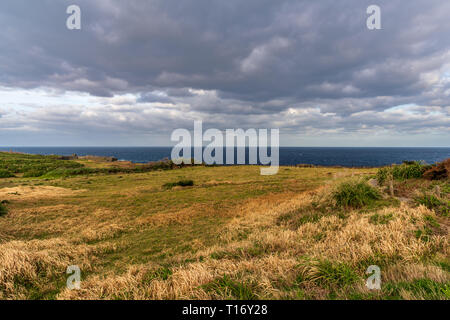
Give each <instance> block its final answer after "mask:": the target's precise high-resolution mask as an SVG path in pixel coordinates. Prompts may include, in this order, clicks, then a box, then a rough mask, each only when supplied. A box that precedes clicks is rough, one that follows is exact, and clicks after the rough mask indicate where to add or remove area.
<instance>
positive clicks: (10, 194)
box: [0, 186, 83, 200]
mask: <svg viewBox="0 0 450 320" xmlns="http://www.w3.org/2000/svg"><path fill="white" fill-rule="evenodd" d="M80 192H83V190H71V189H66V188H59V187H52V186H36V187H34V186H19V187H12V188H2V189H0V199H2V200H17V199H20V200H31V199H46V198H58V197H66V196H71V195H74V194H76V193H80Z"/></svg>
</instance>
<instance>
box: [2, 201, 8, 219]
mask: <svg viewBox="0 0 450 320" xmlns="http://www.w3.org/2000/svg"><path fill="white" fill-rule="evenodd" d="M6 214H8V209H6V207H5V205H4V204H3V201H2V202H1V203H0V217H1V216H4V215H6Z"/></svg>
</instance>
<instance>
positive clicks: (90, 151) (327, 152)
mask: <svg viewBox="0 0 450 320" xmlns="http://www.w3.org/2000/svg"><path fill="white" fill-rule="evenodd" d="M10 150H12V151H16V152H24V153H31V154H42V155H50V154H57V155H71V154H74V153H75V154H77V155H79V156H85V155H93V156H113V157H116V158H117V159H119V160H127V161H132V162H136V163H145V162H149V161H158V160H162V159H164V158H170V154H171V151H172V148H171V147H0V151H10ZM247 153H248V149H247ZM447 158H450V148H337V147H336V148H335V147H330V148H323V147H281V148H280V165H288V166H289V165H296V164H313V165H321V166H345V167H378V166H385V165H390V164H394V163H396V164H399V163H402V161H404V160H409V161H413V160H418V161H419V160H421V161H425V162H426V163H429V164H433V163H436V162H439V161H442V160H445V159H447Z"/></svg>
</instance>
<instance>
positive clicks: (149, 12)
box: [0, 0, 450, 147]
mask: <svg viewBox="0 0 450 320" xmlns="http://www.w3.org/2000/svg"><path fill="white" fill-rule="evenodd" d="M373 4H375V5H378V6H379V7H380V9H381V29H380V30H369V29H368V28H367V25H366V20H367V19H368V17H369V15H368V14H367V12H366V10H367V7H368V6H369V5H373ZM69 5H78V6H79V7H80V9H81V30H69V29H68V28H67V27H66V20H67V18H68V17H69V14H67V13H66V9H67V7H68V6H69ZM449 17H450V1H448V0H409V1H404V0H370V1H366V0H341V1H335V0H320V1H312V0H308V1H307V0H277V1H273V0H240V1H237V0H226V1H224V0H219V1H217V0H189V1H188V0H149V1H142V0H128V1H123V0H95V1H92V0H70V1H66V0H34V1H29V0H2V1H1V2H0V145H1V146H165V145H173V144H174V142H171V141H170V136H171V133H172V131H173V130H175V129H177V128H186V129H192V128H193V126H194V121H195V120H202V121H203V127H204V129H205V130H206V129H208V128H217V129H220V130H224V129H238V128H242V129H249V128H255V129H264V128H267V129H271V128H279V129H280V134H281V135H280V142H281V145H284V146H354V147H363V146H385V147H393V146H397V147H414V146H421V147H432V146H433V147H450V19H449Z"/></svg>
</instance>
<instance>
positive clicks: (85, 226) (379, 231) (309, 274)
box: [0, 168, 449, 299]
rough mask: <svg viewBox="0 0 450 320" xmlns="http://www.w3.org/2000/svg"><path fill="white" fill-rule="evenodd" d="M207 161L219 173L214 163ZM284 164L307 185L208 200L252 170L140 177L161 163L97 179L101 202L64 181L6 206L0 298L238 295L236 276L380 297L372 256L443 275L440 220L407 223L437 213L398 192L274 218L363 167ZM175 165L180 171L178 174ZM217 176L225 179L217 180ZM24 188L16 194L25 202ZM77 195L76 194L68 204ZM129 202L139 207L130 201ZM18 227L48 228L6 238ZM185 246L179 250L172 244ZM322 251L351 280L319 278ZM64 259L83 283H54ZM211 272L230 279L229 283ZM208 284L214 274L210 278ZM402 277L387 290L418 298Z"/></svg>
mask: <svg viewBox="0 0 450 320" xmlns="http://www.w3.org/2000/svg"><path fill="white" fill-rule="evenodd" d="M189 170H191V169H189ZM196 170H197V169H196ZM202 170H204V171H200V170H199V169H198V171H193V172H199V176H202V174H205V172H208V174H210V172H214V171H213V168H209V169H208V168H204V169H202ZM217 170H219V171H218V172H220V173H222V170H223V169H222V168H218V169H217ZM232 170H237V169H236V168H233V169H232ZM239 170H241V169H239ZM242 170H253V169H251V168H250V169H249V168H242ZM291 170H292V171H294V172H295V173H296V174H298V173H300V172H301V173H302V174H304V177H303V178H302V179H304V180H301V181H300V183H308V187H307V188H303V190H308V191H303V192H299V191H297V189H294V187H295V188H298V186H297V185H296V184H300V183H299V182H298V181H297V180H295V179H292V178H291V177H289V176H288V178H287V179H285V180H283V183H284V184H285V185H288V186H289V187H287V188H286V189H280V190H279V191H278V192H265V193H261V194H250V195H247V194H245V196H242V195H241V194H236V199H237V200H236V199H233V201H228V200H227V201H223V202H217V203H215V202H209V198H208V196H209V195H210V194H212V192H213V190H214V189H209V188H220V189H219V190H220V192H224V191H227V190H228V191H229V192H232V191H234V190H233V188H235V187H236V188H237V187H238V186H240V187H241V188H243V189H242V190H245V191H247V190H248V188H247V187H246V184H247V182H248V181H254V183H255V184H256V183H257V182H256V181H258V180H257V179H256V176H253V175H257V174H258V173H257V170H255V173H253V171H251V172H252V173H251V174H250V177H249V176H248V175H247V174H246V175H242V176H241V177H240V178H239V179H236V181H234V180H233V179H232V177H226V178H224V180H219V179H217V178H216V177H215V176H214V175H213V176H210V175H208V174H205V176H204V177H203V182H202V183H199V184H198V185H196V186H195V187H193V188H190V189H183V188H180V190H170V191H161V190H160V189H161V188H160V187H161V183H159V184H157V185H156V184H151V183H150V182H148V181H149V180H145V179H151V181H153V180H154V179H156V178H155V177H158V175H161V177H163V176H164V174H166V173H164V172H163V173H152V174H148V175H135V176H133V177H134V178H136V177H138V178H139V179H141V181H145V182H142V184H136V183H134V181H133V184H132V185H131V186H128V187H126V188H125V187H124V188H122V189H113V187H115V186H116V185H117V186H124V182H120V181H118V180H117V178H114V179H115V180H114V181H113V182H111V181H112V178H111V180H107V179H106V180H101V181H100V182H98V183H99V184H100V183H103V184H102V185H101V186H102V187H101V188H100V187H99V190H100V192H103V193H102V194H101V195H102V196H103V197H108V199H109V200H108V201H111V202H112V204H111V205H109V203H108V201H104V202H103V203H102V205H99V204H98V203H97V199H94V198H92V199H91V198H73V197H76V196H80V197H81V196H82V197H85V195H86V193H83V192H79V193H75V194H74V193H72V194H71V195H72V198H71V199H72V201H71V202H68V201H67V200H66V198H64V197H69V196H70V195H69V194H65V193H64V192H63V193H61V194H60V197H59V198H58V199H59V202H58V203H55V204H54V205H48V204H47V205H43V206H36V207H30V206H29V205H26V206H12V208H11V210H10V213H9V214H8V215H7V216H5V217H3V218H2V220H1V221H0V227H1V231H0V293H1V296H0V298H11V299H17V298H30V296H31V295H30V289H29V287H30V286H31V287H32V288H33V289H32V290H31V291H37V292H45V291H46V290H47V291H48V290H50V289H52V290H54V291H55V293H54V295H50V297H52V298H58V299H229V298H232V299H236V298H240V297H239V296H237V295H236V294H237V293H236V292H235V291H233V286H234V285H236V286H243V288H244V289H245V290H247V291H249V292H250V291H251V293H252V297H254V298H261V299H326V298H329V297H330V294H331V293H334V294H335V295H337V297H338V298H341V299H348V298H352V297H353V296H354V295H355V294H358V295H362V296H364V297H368V298H384V297H385V295H386V293H385V292H378V293H374V292H373V291H369V290H368V289H367V288H366V287H365V285H364V281H365V278H366V275H365V270H366V268H367V267H368V266H369V265H371V264H377V263H380V264H382V265H381V267H382V281H383V283H394V284H395V283H400V282H405V283H409V282H412V281H415V280H420V279H428V280H430V281H434V282H436V283H438V284H445V283H448V282H449V273H448V271H446V270H445V269H444V268H443V267H441V266H439V265H438V264H436V263H434V262H435V261H444V262H447V261H448V257H449V247H448V228H447V226H448V225H447V224H445V223H441V227H440V229H439V230H438V231H439V232H434V233H432V234H430V235H428V237H427V239H426V241H424V239H423V238H420V237H417V236H416V231H417V230H418V229H424V228H425V227H426V226H427V222H426V219H431V218H432V219H435V220H437V221H443V218H442V217H437V216H436V215H435V213H434V212H433V211H431V210H429V209H427V208H425V207H423V206H419V207H415V206H413V205H412V204H409V203H402V204H401V205H399V206H388V207H382V208H378V209H373V210H368V211H364V210H345V215H344V216H340V215H339V214H337V212H336V213H335V212H333V210H338V209H333V208H332V207H330V209H329V210H331V211H329V212H328V214H323V215H321V216H319V217H318V218H317V219H316V220H314V221H313V222H304V223H301V224H300V225H299V226H298V227H296V228H292V227H288V226H287V225H285V224H283V223H279V221H280V217H282V216H283V215H285V214H286V213H291V212H293V213H296V214H298V215H303V214H305V212H306V213H308V210H313V209H312V206H311V205H312V203H313V202H314V203H322V202H325V201H327V199H328V197H329V195H330V192H331V190H333V186H334V184H336V183H339V181H341V178H342V177H348V176H352V175H359V174H366V172H365V171H362V172H359V171H357V170H343V171H342V172H340V171H339V170H338V169H333V171H331V172H328V170H331V169H328V170H326V169H325V170H322V169H320V170H319V169H308V168H301V169H297V168H295V169H294V168H292V169H289V171H291ZM289 171H287V172H289ZM183 172H185V171H183V170H179V173H176V174H177V175H180V174H182V173H183ZM189 172H190V171H189ZM223 172H226V171H223ZM236 172H237V173H240V171H236ZM329 173H330V174H329ZM215 174H217V173H215ZM315 175H326V176H327V179H323V180H321V181H320V183H316V182H314V183H312V182H311V181H312V179H314V176H315ZM147 177H149V178H147ZM175 178H179V176H175ZM175 178H174V177H171V178H170V179H171V180H175ZM252 178H253V179H252ZM258 178H259V177H258ZM334 178H335V179H334ZM298 179H301V178H298ZM166 180H168V179H167V178H166ZM69 181H70V180H69ZM76 181H81V180H76ZM169 181H170V180H169ZM274 182H276V180H271V181H270V183H274ZM144 183H145V184H144ZM258 183H260V184H262V185H264V183H269V182H265V181H259V182H258ZM110 184H111V185H112V186H113V187H111V186H110ZM227 186H229V187H230V189H224V188H226V187H227ZM249 186H251V185H249ZM259 186H261V185H259ZM291 186H292V187H291ZM104 188H105V191H103V189H104ZM106 188H111V189H106ZM57 189H58V190H59V189H63V188H57ZM22 190H23V189H22ZM27 190H31V189H27ZM37 190H40V191H39V192H40V193H35V194H34V196H33V198H32V199H33V201H34V200H36V199H49V196H48V192H47V191H46V192H44V190H50V189H47V188H37ZM106 190H111V191H108V192H107V191H106ZM149 190H150V191H149ZM155 190H157V191H155ZM59 191H61V190H59ZM153 191H154V192H155V193H154V196H155V197H165V198H162V200H160V198H156V199H157V201H156V202H154V203H155V205H156V206H158V207H157V208H158V209H157V210H156V209H153V208H151V207H150V206H147V205H146V203H145V202H144V201H143V200H142V197H143V196H145V195H146V194H147V193H149V192H153ZM97 192H98V191H97ZM19 193H20V192H19ZM205 194H206V196H205ZM218 194H220V193H216V196H217V195H218ZM61 197H62V198H61ZM96 197H99V194H98V193H97V194H96ZM180 197H182V198H181V199H183V200H181V203H180V202H179V201H180V200H179V199H180ZM191 198H193V199H194V200H192V203H191V204H190V205H188V206H186V205H185V204H184V203H183V202H182V201H189V200H191ZM30 199H31V198H24V199H23V200H20V201H24V202H25V203H26V204H27V203H28V202H27V201H30ZM61 199H62V200H61ZM73 199H75V200H73ZM80 199H86V200H84V201H85V202H84V203H83V202H80V203H79V204H76V203H74V202H76V201H80ZM146 199H150V197H148V198H146ZM203 199H206V200H203ZM99 200H102V199H101V198H99ZM146 201H150V200H146ZM171 201H172V202H173V203H172V202H171ZM129 202H130V203H131V204H129ZM122 204H125V205H123V206H121V205H122ZM139 206H143V207H144V209H143V210H141V211H133V210H132V209H130V208H135V207H139ZM305 210H306V211H305ZM375 214H378V215H380V216H385V215H390V217H391V218H390V219H389V221H388V222H387V223H383V224H374V223H372V222H371V216H373V215H375ZM427 217H428V218H427ZM430 217H431V218H430ZM447 219H448V218H447ZM444 220H445V219H444ZM19 221H20V222H21V223H17V222H19ZM199 221H200V222H201V221H212V222H209V224H207V223H206V222H205V225H204V226H201V227H199V230H197V229H195V227H196V224H198V223H199ZM445 221H447V220H445ZM443 222H444V221H443ZM183 228H184V229H185V231H183ZM202 228H204V229H202ZM191 232H197V233H196V234H194V235H192V234H191ZM208 232H210V233H208ZM20 237H22V238H27V239H33V238H36V237H42V238H47V237H48V239H40V240H38V239H35V240H28V241H26V240H21V241H16V240H14V239H15V238H20ZM189 237H190V238H189ZM183 238H189V239H190V240H189V243H183ZM167 239H169V240H167ZM170 239H172V240H170ZM183 245H185V246H186V248H187V249H186V248H185V249H179V250H175V249H174V248H175V247H177V246H180V247H183ZM134 247H136V248H134ZM157 249H158V250H157ZM153 252H156V253H155V254H153ZM150 254H153V255H150ZM146 255H150V256H149V258H145V256H146ZM128 256H129V260H126V258H128ZM116 260H117V261H116ZM120 261H126V262H125V263H122V262H120ZM129 261H131V263H130V262H129ZM323 261H329V262H330V263H331V264H338V265H342V266H344V267H345V268H348V269H349V270H350V271H351V272H353V273H354V274H355V277H356V278H355V280H354V282H352V283H351V284H350V285H349V286H348V287H347V286H346V287H339V286H337V285H336V284H335V283H331V284H328V283H325V284H324V283H322V282H323V280H324V279H325V280H326V278H325V277H324V275H323V271H322V270H321V267H320V266H321V263H322V262H323ZM433 261H434V262H433ZM73 264H76V265H79V266H80V267H81V269H82V271H83V272H88V273H87V275H86V276H84V277H83V279H82V280H83V281H82V284H81V290H68V289H65V287H64V282H62V283H60V284H58V285H54V284H53V282H55V281H63V280H64V279H65V274H64V273H65V269H66V267H67V266H68V265H73ZM161 270H163V271H161ZM346 270H347V269H346ZM353 273H352V274H353ZM338 276H339V275H338ZM224 277H226V278H224ZM18 278H20V279H21V282H20V283H21V284H20V283H19V286H18V280H17V279H18ZM218 279H219V280H218ZM220 279H229V281H231V282H230V283H228V284H227V283H226V281H222V282H221V280H220ZM338 280H339V279H338ZM227 281H228V280H227ZM214 283H215V284H217V283H219V285H218V286H216V287H214V286H213V287H211V284H214ZM211 288H213V289H211ZM405 288H406V287H405ZM405 288H403V287H401V288H400V289H398V290H397V291H398V295H399V296H400V297H401V298H404V299H411V298H419V299H421V298H427V297H428V296H427V295H426V292H421V291H417V292H412V291H411V290H407V289H405ZM245 290H244V291H245ZM396 294H397V293H396ZM439 294H440V296H439V297H442V294H441V293H439ZM47 297H48V295H47ZM246 297H248V296H246ZM244 298H245V297H244Z"/></svg>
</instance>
